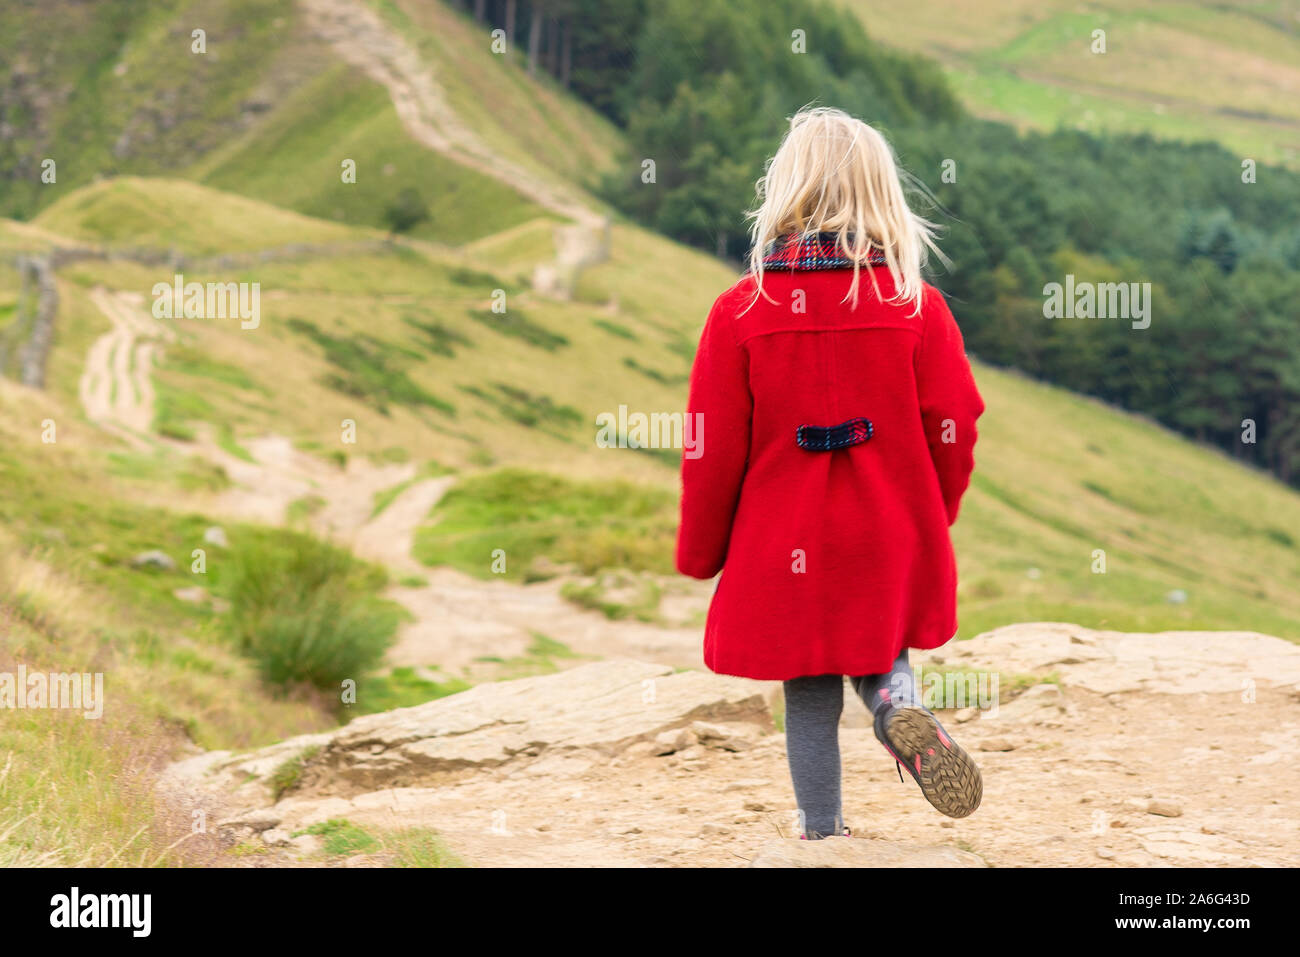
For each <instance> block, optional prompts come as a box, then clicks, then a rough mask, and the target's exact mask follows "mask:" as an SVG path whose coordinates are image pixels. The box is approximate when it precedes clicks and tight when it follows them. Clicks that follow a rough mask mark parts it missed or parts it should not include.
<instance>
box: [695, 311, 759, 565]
mask: <svg viewBox="0 0 1300 957" xmlns="http://www.w3.org/2000/svg"><path fill="white" fill-rule="evenodd" d="M724 299H725V297H723V298H719V300H718V301H717V302H715V303H714V304H713V309H712V310H710V312H709V317H708V319H707V320H706V321H705V323H704V331H703V333H701V335H700V346H699V349H698V350H697V351H696V353H695V364H694V366H693V367H692V368H691V389H690V399H689V401H688V402H687V407H686V414H687V419H688V420H689V422H688V424H686V426H685V428H684V429H683V435H684V436H687V435H690V434H691V433H689V432H687V431H686V430H685V429H686V428H693V429H694V430H695V431H694V435H693V438H694V439H695V441H696V445H695V447H694V448H690V447H687V443H686V442H685V441H684V442H683V443H682V444H683V451H682V501H681V524H680V525H679V526H678V529H677V570H678V571H680V572H681V573H682V574H683V575H689V576H691V577H692V578H712V577H713V576H714V575H716V574H717V573H718V572H719V571H721V569H722V564H723V562H724V560H725V559H726V556H727V543H728V541H729V540H730V538H731V522H732V519H733V518H734V517H735V514H736V504H737V502H738V501H739V498H740V486H741V483H742V482H743V481H744V478H745V467H746V465H747V463H748V460H749V437H750V417H751V414H752V412H753V399H752V397H751V395H750V391H749V359H748V355H747V353H746V351H745V349H744V347H743V346H742V345H741V344H740V343H738V342H737V341H736V336H735V330H734V328H733V323H734V321H735V320H734V316H733V313H732V310H731V309H730V308H729V306H727V305H726V304H725V303H724Z"/></svg>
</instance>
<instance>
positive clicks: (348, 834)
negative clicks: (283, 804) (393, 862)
mask: <svg viewBox="0 0 1300 957" xmlns="http://www.w3.org/2000/svg"><path fill="white" fill-rule="evenodd" d="M303 834H313V835H315V836H317V837H319V838H320V839H321V842H322V845H323V850H324V852H325V853H326V854H329V855H331V856H339V857H350V856H351V855H353V854H363V853H365V852H367V851H371V850H373V849H375V848H377V847H379V842H378V841H377V840H375V839H374V838H373V837H372V836H371V835H370V834H368V833H367V832H366V831H365V830H364V829H363V828H360V827H358V826H357V825H355V824H353V823H352V822H351V821H345V820H342V819H337V818H332V819H330V820H328V821H323V822H321V823H320V824H313V825H312V826H311V827H308V828H306V829H304V830H301V831H295V832H294V834H293V836H294V837H300V836H301V835H303Z"/></svg>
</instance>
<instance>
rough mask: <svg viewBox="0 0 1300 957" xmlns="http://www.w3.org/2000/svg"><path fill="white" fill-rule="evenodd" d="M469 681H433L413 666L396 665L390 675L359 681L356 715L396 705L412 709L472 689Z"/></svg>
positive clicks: (373, 676) (389, 709) (384, 709)
mask: <svg viewBox="0 0 1300 957" xmlns="http://www.w3.org/2000/svg"><path fill="white" fill-rule="evenodd" d="M470 687H471V686H470V684H469V683H468V682H466V681H462V680H461V679H459V678H452V679H450V680H448V681H430V680H428V679H427V678H423V677H421V676H420V675H419V674H417V673H416V670H415V669H414V668H410V667H400V668H394V669H393V670H392V671H390V672H388V673H387V674H377V675H371V676H369V677H367V678H364V679H362V680H361V681H360V682H358V684H357V703H356V706H355V708H350V709H349V711H350V712H351V711H354V712H355V713H357V714H372V713H374V712H377V711H391V710H392V709H393V708H409V707H411V706H412V705H417V704H424V703H425V702H426V701H433V700H435V699H437V698H445V697H447V695H452V694H456V693H457V692H460V691H465V690H467V689H468V688H470Z"/></svg>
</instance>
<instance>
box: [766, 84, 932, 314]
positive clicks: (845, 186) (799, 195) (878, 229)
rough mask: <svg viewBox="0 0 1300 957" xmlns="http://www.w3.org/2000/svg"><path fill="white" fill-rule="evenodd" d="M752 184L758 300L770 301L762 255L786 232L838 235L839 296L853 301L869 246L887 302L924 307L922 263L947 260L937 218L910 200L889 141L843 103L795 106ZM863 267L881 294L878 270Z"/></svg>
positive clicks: (917, 308)
mask: <svg viewBox="0 0 1300 957" xmlns="http://www.w3.org/2000/svg"><path fill="white" fill-rule="evenodd" d="M901 175H906V173H903V174H901ZM909 181H911V182H915V181H912V180H911V179H910V177H909ZM756 185H757V194H758V208H757V209H755V210H752V211H750V212H749V213H748V214H747V217H748V218H750V219H752V220H753V225H752V226H751V228H750V233H751V236H752V237H753V248H752V249H751V251H750V254H749V270H750V272H751V273H752V274H753V276H754V281H755V284H756V291H755V297H754V301H755V302H757V301H758V296H759V295H762V296H763V297H764V298H765V299H767V300H768V301H769V302H772V301H773V300H772V299H771V297H769V296H768V295H767V293H765V292H764V291H763V255H764V253H765V252H766V251H767V249H768V246H769V244H770V243H772V242H773V241H774V240H777V239H780V238H781V237H784V236H789V235H794V236H796V237H798V238H802V237H804V236H811V235H814V234H817V233H833V234H835V236H836V238H837V240H838V247H839V249H840V251H841V252H843V253H844V255H845V256H847V257H848V258H850V259H852V260H853V283H852V285H851V286H850V287H849V292H848V294H847V295H845V297H844V298H845V300H847V299H849V297H850V296H851V297H852V299H853V306H854V308H856V307H857V304H858V280H859V278H860V275H861V269H862V265H863V263H866V262H867V261H868V258H869V257H870V256H871V255H872V253H873V251H878V252H879V254H880V255H883V257H884V260H885V266H886V267H887V268H888V269H889V274H890V276H891V277H893V280H894V290H895V294H894V296H893V297H891V299H890V300H889V301H890V302H896V303H911V304H912V305H913V307H914V308H913V310H912V311H913V313H915V312H917V311H918V310H919V309H920V308H921V296H922V292H923V288H924V287H923V285H922V280H921V269H922V267H923V266H924V265H925V262H926V259H927V258H928V256H929V253H930V252H934V253H935V254H936V255H937V256H938V257H939V258H940V259H941V260H943V261H944V262H947V261H948V260H947V259H946V257H944V255H943V253H942V252H941V251H940V250H939V247H938V246H937V245H935V242H934V233H935V230H936V228H937V227H936V226H935V224H934V223H931V222H930V221H929V220H926V219H923V218H922V217H920V216H918V215H917V214H916V213H914V212H913V211H912V209H911V207H909V206H908V205H907V199H906V197H905V196H904V195H903V185H902V182H901V179H900V171H899V169H898V164H897V163H896V162H895V160H894V151H893V150H892V149H891V148H890V146H889V143H888V142H887V141H886V140H885V138H884V137H883V136H881V135H880V133H879V132H878V131H877V130H875V129H874V128H872V127H870V126H868V125H867V124H866V123H863V122H862V121H861V120H858V119H854V118H853V117H851V116H849V114H847V113H845V112H844V111H843V110H836V109H830V108H826V107H818V108H813V109H803V110H800V111H799V112H798V113H796V114H795V115H794V116H793V117H792V118H791V119H790V131H789V132H788V133H786V135H785V139H784V140H782V141H781V146H780V148H779V149H778V150H777V151H776V155H775V156H773V157H772V158H771V159H770V160H769V161H768V164H767V167H766V169H765V170H764V173H763V177H762V178H761V179H759V181H758V183H757V184H756ZM917 185H919V184H917ZM921 188H922V189H924V187H921ZM867 274H868V275H869V276H870V277H871V285H872V288H874V289H875V291H876V295H877V296H879V295H880V286H879V284H877V282H876V276H875V271H874V270H869V271H868V273H867Z"/></svg>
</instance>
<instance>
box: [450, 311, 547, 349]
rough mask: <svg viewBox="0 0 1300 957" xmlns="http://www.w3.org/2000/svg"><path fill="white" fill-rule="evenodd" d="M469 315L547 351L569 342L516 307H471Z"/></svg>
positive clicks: (504, 334)
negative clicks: (498, 308) (498, 311)
mask: <svg viewBox="0 0 1300 957" xmlns="http://www.w3.org/2000/svg"><path fill="white" fill-rule="evenodd" d="M469 315H470V318H471V319H474V320H476V321H478V322H481V323H483V325H485V326H490V327H491V328H493V329H495V330H496V331H497V332H499V333H501V334H502V335H503V336H511V337H513V338H515V339H520V340H522V341H523V342H526V343H528V344H529V345H530V346H537V347H538V348H539V349H545V350H546V351H547V352H554V351H555V350H556V349H558V348H560V347H561V346H567V345H568V344H569V340H568V338H567V337H565V336H562V335H560V333H558V332H551V330H549V329H547V328H546V327H545V326H542V325H538V324H537V323H536V322H533V320H531V319H529V318H528V317H527V316H526V315H524V313H523V312H522V311H520V310H519V309H517V308H516V309H509V310H507V311H506V312H501V313H497V312H493V311H492V310H491V309H472V310H470V313H469Z"/></svg>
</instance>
